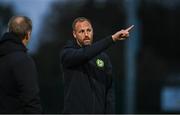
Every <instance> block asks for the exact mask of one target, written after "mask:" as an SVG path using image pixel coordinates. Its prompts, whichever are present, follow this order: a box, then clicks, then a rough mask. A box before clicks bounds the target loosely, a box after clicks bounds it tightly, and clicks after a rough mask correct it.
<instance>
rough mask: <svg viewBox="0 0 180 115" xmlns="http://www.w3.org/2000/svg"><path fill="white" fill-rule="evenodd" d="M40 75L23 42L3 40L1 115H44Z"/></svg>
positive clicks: (13, 37) (0, 48) (0, 45)
mask: <svg viewBox="0 0 180 115" xmlns="http://www.w3.org/2000/svg"><path fill="white" fill-rule="evenodd" d="M41 112H42V108H41V105H40V98H39V88H38V83H37V72H36V67H35V64H34V62H33V60H32V59H31V58H30V57H29V56H28V55H27V53H26V48H25V46H24V45H23V44H22V42H21V40H20V39H19V38H18V37H17V36H16V35H15V34H13V33H5V34H4V35H3V37H2V38H1V39H0V113H16V114H17V113H41Z"/></svg>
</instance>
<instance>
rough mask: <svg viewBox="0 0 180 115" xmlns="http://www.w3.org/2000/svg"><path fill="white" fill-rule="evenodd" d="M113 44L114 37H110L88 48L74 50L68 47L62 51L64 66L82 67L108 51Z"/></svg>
mask: <svg viewBox="0 0 180 115" xmlns="http://www.w3.org/2000/svg"><path fill="white" fill-rule="evenodd" d="M111 44H113V40H112V37H111V36H109V37H107V38H105V39H102V40H100V41H97V42H95V43H94V44H92V45H90V46H86V47H81V48H74V47H71V46H70V47H68V46H67V47H65V48H64V50H63V51H62V55H61V59H62V60H61V61H62V65H63V66H64V67H73V66H77V65H81V64H83V63H84V62H87V61H88V60H90V59H92V58H93V57H94V56H96V55H98V54H99V53H100V52H102V51H103V50H105V49H107V48H108V47H109V46H110V45H111Z"/></svg>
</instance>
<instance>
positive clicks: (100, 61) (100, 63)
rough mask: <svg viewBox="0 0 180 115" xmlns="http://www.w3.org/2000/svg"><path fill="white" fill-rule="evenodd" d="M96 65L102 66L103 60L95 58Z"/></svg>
mask: <svg viewBox="0 0 180 115" xmlns="http://www.w3.org/2000/svg"><path fill="white" fill-rule="evenodd" d="M96 65H97V66H98V67H101V68H102V67H104V61H103V60H101V59H97V60H96Z"/></svg>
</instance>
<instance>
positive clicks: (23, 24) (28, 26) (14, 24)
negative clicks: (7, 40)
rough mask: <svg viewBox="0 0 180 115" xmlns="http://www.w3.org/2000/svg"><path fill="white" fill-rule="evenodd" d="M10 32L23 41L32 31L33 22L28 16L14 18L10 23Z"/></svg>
mask: <svg viewBox="0 0 180 115" xmlns="http://www.w3.org/2000/svg"><path fill="white" fill-rule="evenodd" d="M8 31H9V32H12V33H14V34H16V35H18V36H19V38H21V39H23V38H24V37H25V36H26V35H27V33H28V32H31V31H32V21H31V19H29V18H28V17H26V16H13V17H12V18H11V19H10V20H9V23H8Z"/></svg>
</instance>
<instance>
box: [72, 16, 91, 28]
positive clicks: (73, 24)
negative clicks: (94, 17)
mask: <svg viewBox="0 0 180 115" xmlns="http://www.w3.org/2000/svg"><path fill="white" fill-rule="evenodd" d="M84 21H88V22H89V23H90V24H91V21H90V20H89V19H87V18H85V17H78V18H76V19H75V20H74V21H73V23H72V29H73V30H75V26H76V23H77V22H84Z"/></svg>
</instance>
